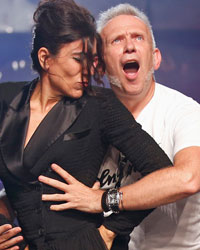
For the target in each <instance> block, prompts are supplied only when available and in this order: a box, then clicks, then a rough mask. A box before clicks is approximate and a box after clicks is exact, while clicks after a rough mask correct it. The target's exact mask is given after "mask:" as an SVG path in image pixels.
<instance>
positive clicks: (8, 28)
mask: <svg viewBox="0 0 200 250" xmlns="http://www.w3.org/2000/svg"><path fill="white" fill-rule="evenodd" d="M13 31H14V29H13V27H11V26H7V27H6V28H5V32H6V33H9V34H10V33H13Z"/></svg>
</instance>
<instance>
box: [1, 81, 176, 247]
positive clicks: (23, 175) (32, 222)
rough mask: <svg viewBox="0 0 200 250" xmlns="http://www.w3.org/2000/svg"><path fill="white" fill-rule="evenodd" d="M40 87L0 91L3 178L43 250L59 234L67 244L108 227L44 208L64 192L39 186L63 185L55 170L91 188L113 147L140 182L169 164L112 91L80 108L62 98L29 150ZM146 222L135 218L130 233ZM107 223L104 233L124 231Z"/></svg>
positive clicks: (75, 213)
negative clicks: (51, 181) (69, 237)
mask: <svg viewBox="0 0 200 250" xmlns="http://www.w3.org/2000/svg"><path fill="white" fill-rule="evenodd" d="M36 83H37V80H34V81H33V82H32V83H27V84H25V83H18V84H16V83H8V84H2V85H0V98H1V99H0V101H1V130H0V153H1V155H0V178H1V179H2V180H3V183H4V186H5V188H6V192H7V195H8V198H9V199H10V201H11V203H12V205H13V207H14V209H15V210H16V212H17V215H18V219H19V222H20V225H21V227H22V229H23V231H24V234H25V237H26V239H27V240H28V241H29V242H34V244H36V245H37V242H41V241H42V239H43V240H44V238H45V237H46V235H51V234H53V232H57V234H56V235H59V237H61V235H62V234H63V233H64V234H65V235H66V234H68V233H69V234H70V233H71V232H72V231H75V230H78V229H79V228H80V227H83V226H84V225H88V224H89V225H91V224H92V225H95V226H97V225H98V224H99V223H102V218H101V216H97V215H88V214H85V213H82V212H79V211H74V210H67V211H64V212H57V213H55V212H54V213H52V212H51V211H49V205H51V202H46V203H43V202H42V201H41V195H42V194H43V193H55V192H58V190H55V189H54V188H52V187H48V186H46V185H44V184H41V183H39V182H38V181H37V178H38V176H39V175H40V174H43V175H46V176H49V177H52V178H56V179H60V178H59V177H58V176H57V175H56V174H55V173H54V172H52V171H51V169H50V165H51V163H57V164H58V165H60V166H62V167H63V168H64V169H66V170H67V171H68V172H69V173H70V174H72V175H73V176H74V177H75V178H77V179H78V180H79V181H81V182H83V183H84V184H86V185H88V186H92V185H93V183H94V182H95V180H96V177H97V174H98V171H99V168H100V165H101V163H102V160H103V157H104V155H105V153H106V150H107V148H108V145H109V144H112V145H113V146H115V147H116V148H118V149H119V150H120V151H121V152H123V153H124V155H126V156H127V158H128V159H129V160H130V161H131V162H132V164H133V166H134V168H135V170H137V171H139V172H140V173H141V174H142V175H146V174H148V173H150V172H152V171H154V170H156V169H159V168H162V167H165V166H168V165H170V164H171V162H170V160H169V159H168V157H167V156H166V155H165V153H164V152H163V151H162V150H161V149H160V148H159V146H157V144H156V143H155V142H154V140H153V139H152V138H151V137H150V136H149V135H148V134H147V133H146V132H144V131H143V130H142V129H141V126H140V125H139V124H138V123H137V122H136V121H135V120H134V119H133V117H132V115H131V114H130V113H129V112H128V111H127V109H126V108H125V107H124V106H123V105H122V104H121V103H120V101H119V100H118V99H117V98H116V97H115V96H114V94H113V93H112V91H111V90H106V89H104V90H101V91H100V93H97V94H96V95H94V96H89V95H87V94H84V95H83V97H82V98H80V99H77V100H74V99H71V98H68V97H64V98H63V99H62V100H61V101H60V102H58V103H57V104H56V105H55V106H54V107H53V109H52V110H51V111H50V112H49V113H48V114H47V116H46V117H45V118H44V120H43V121H42V122H41V124H40V125H39V127H38V128H37V130H36V131H35V133H34V134H33V136H32V138H31V139H30V141H29V143H28V144H27V146H26V147H25V149H24V141H25V135H26V130H27V126H28V122H29V115H30V107H29V101H30V96H31V93H32V91H33V89H34V88H35V85H36ZM15 84H16V85H15ZM114 216H118V215H114ZM122 216H124V215H123V213H122ZM145 216H146V213H141V216H140V214H139V213H137V214H136V213H135V214H134V216H133V217H131V219H132V221H131V224H130V223H129V224H128V225H127V226H131V227H133V226H135V225H137V224H138V223H139V222H140V221H141V220H142V219H143V218H144V217H145ZM127 218H128V220H130V217H129V216H128V217H127ZM133 218H134V219H133ZM107 221H108V222H106V220H105V222H104V223H105V225H106V226H107V227H108V228H109V227H110V229H112V230H114V231H116V232H120V231H122V230H124V227H125V225H126V223H125V224H124V225H121V224H123V222H122V223H120V222H119V223H117V224H116V222H115V221H114V224H113V219H112V217H110V218H109V219H108V220H107ZM120 228H121V229H120ZM35 242H36V243H35ZM38 244H39V243H38Z"/></svg>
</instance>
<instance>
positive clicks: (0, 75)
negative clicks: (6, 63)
mask: <svg viewBox="0 0 200 250" xmlns="http://www.w3.org/2000/svg"><path fill="white" fill-rule="evenodd" d="M2 76H3V73H2V72H0V80H1V78H2Z"/></svg>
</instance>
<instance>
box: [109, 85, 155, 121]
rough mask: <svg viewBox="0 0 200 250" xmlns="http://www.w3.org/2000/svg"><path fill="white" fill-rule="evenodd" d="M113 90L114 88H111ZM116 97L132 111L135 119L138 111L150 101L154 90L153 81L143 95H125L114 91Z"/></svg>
mask: <svg viewBox="0 0 200 250" xmlns="http://www.w3.org/2000/svg"><path fill="white" fill-rule="evenodd" d="M113 90H114V89H113ZM114 92H115V94H116V96H117V97H118V99H119V100H120V101H121V102H122V103H123V104H124V106H125V107H126V108H127V109H128V110H129V111H130V112H131V113H132V115H133V116H134V118H135V119H137V117H138V116H139V114H140V112H141V111H142V110H143V109H144V108H145V106H146V105H147V104H148V103H149V102H150V101H151V99H152V97H153V95H154V92H155V82H153V83H152V84H151V87H150V89H149V90H148V92H147V93H145V95H127V94H124V93H122V94H121V93H120V92H118V91H115V90H114Z"/></svg>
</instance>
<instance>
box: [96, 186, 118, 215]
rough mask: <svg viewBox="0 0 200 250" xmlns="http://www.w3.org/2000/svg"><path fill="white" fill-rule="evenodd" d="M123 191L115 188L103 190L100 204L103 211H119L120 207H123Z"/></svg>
mask: <svg viewBox="0 0 200 250" xmlns="http://www.w3.org/2000/svg"><path fill="white" fill-rule="evenodd" d="M122 198H123V193H122V192H120V191H119V190H118V189H116V188H111V189H108V190H107V191H105V192H104V193H103V195H102V199H101V206H102V209H103V211H104V212H108V211H112V212H113V213H119V211H120V207H123V202H122Z"/></svg>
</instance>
